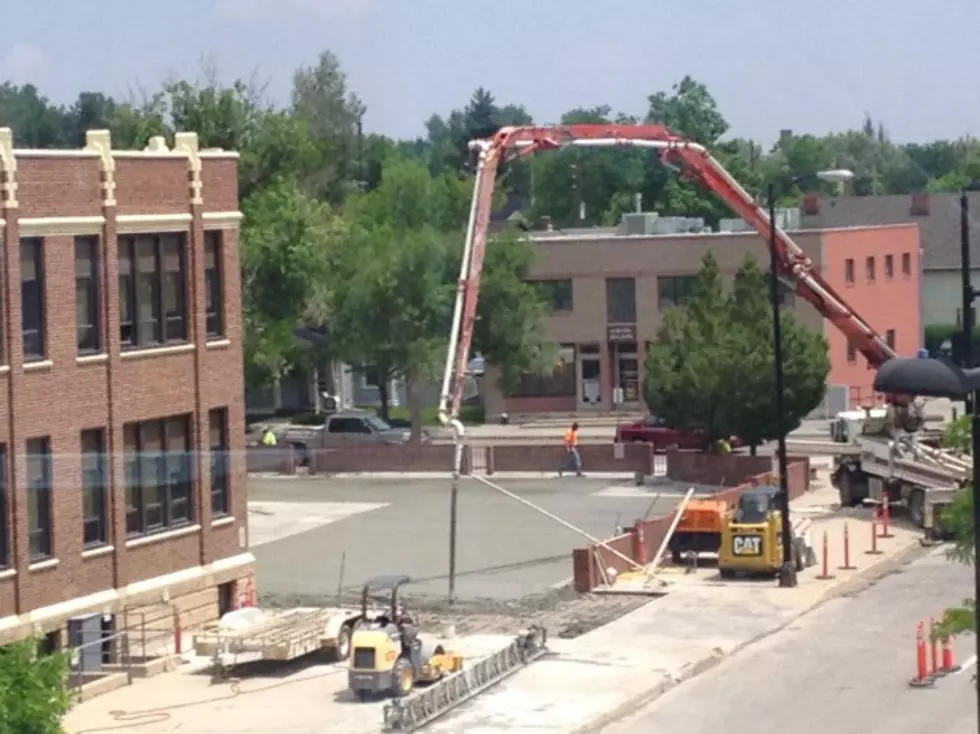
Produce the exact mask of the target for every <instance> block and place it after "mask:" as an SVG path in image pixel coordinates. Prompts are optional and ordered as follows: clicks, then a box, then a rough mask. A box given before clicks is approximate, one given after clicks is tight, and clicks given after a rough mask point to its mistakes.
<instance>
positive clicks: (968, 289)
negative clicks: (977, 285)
mask: <svg viewBox="0 0 980 734" xmlns="http://www.w3.org/2000/svg"><path fill="white" fill-rule="evenodd" d="M971 269H972V266H971V264H970V199H969V197H968V196H967V193H966V190H965V189H964V190H963V191H962V192H960V276H961V279H962V282H963V314H962V317H961V321H962V326H963V344H962V345H961V347H960V353H961V354H962V362H963V369H970V368H971V367H973V295H974V293H973V283H972V282H971V279H970V271H971ZM975 407H976V400H975V396H974V395H967V396H966V412H967V413H974V412H976V411H975Z"/></svg>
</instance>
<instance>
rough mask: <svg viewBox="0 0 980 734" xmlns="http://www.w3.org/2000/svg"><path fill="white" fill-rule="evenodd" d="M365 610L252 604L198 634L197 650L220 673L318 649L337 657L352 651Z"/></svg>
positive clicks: (344, 656) (309, 652) (302, 654)
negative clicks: (272, 607)
mask: <svg viewBox="0 0 980 734" xmlns="http://www.w3.org/2000/svg"><path fill="white" fill-rule="evenodd" d="M361 617H362V615H361V612H360V610H353V609H342V608H314V609H290V610H287V611H270V610H262V609H259V608H258V607H246V608H244V609H238V610H236V611H234V612H229V613H228V614H225V615H224V616H223V617H222V618H221V619H220V620H219V621H218V622H216V623H214V624H212V625H208V626H207V627H205V628H204V629H202V630H201V631H200V632H199V633H197V634H195V635H194V652H195V653H196V654H197V655H200V656H202V657H209V658H211V660H212V661H213V662H214V665H215V669H216V671H217V674H218V675H219V676H220V675H223V674H224V673H227V672H228V671H229V670H230V669H231V668H233V667H234V666H236V665H241V664H243V663H253V662H257V661H259V660H275V661H282V662H285V661H288V660H295V659H296V658H300V657H303V656H305V655H309V654H311V653H313V652H316V651H318V650H327V651H329V652H332V653H333V657H334V658H335V659H336V660H346V659H347V658H348V656H349V655H350V640H351V634H352V631H353V628H354V626H355V625H356V624H357V623H358V622H359V621H360V620H361Z"/></svg>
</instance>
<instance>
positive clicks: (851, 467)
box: [831, 434, 972, 538]
mask: <svg viewBox="0 0 980 734" xmlns="http://www.w3.org/2000/svg"><path fill="white" fill-rule="evenodd" d="M847 449H848V450H846V451H841V452H840V454H838V455H837V456H836V457H835V459H834V471H833V474H832V475H831V481H832V483H833V485H834V486H835V487H836V488H837V491H838V492H839V494H840V503H841V506H842V507H852V506H855V505H859V504H862V503H863V502H864V501H865V500H871V501H873V502H879V503H880V502H882V501H883V500H884V498H885V496H886V495H887V497H888V502H889V504H903V505H905V507H906V508H907V509H908V512H909V515H910V518H911V520H912V522H914V523H915V524H916V526H918V527H920V528H922V529H924V530H925V531H926V534H927V535H928V536H929V537H930V538H940V537H942V536H943V535H944V531H943V529H942V527H941V522H940V518H941V513H942V510H943V509H944V508H945V507H947V506H949V504H950V503H952V501H953V498H954V497H955V496H956V493H957V492H958V491H959V490H960V489H961V488H962V487H963V486H965V483H966V482H967V481H969V476H970V473H971V471H972V467H971V465H970V463H969V461H968V460H965V459H962V458H959V457H957V456H955V455H953V454H951V453H949V452H946V451H943V450H941V449H938V448H935V447H933V446H929V445H927V444H926V443H923V442H920V440H919V437H918V436H917V435H916V434H904V435H898V436H896V437H894V438H886V437H884V436H860V437H858V438H857V439H855V441H854V442H853V443H852V444H850V445H849V446H848V447H847Z"/></svg>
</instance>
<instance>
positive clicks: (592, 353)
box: [578, 344, 602, 410]
mask: <svg viewBox="0 0 980 734" xmlns="http://www.w3.org/2000/svg"><path fill="white" fill-rule="evenodd" d="M578 353H579V362H578V376H579V379H578V409H579V410H599V407H600V406H601V404H602V365H601V362H600V360H599V345H598V344H595V345H593V344H583V345H582V346H581V347H579V350H578Z"/></svg>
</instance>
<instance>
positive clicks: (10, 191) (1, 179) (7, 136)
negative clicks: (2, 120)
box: [0, 127, 17, 209]
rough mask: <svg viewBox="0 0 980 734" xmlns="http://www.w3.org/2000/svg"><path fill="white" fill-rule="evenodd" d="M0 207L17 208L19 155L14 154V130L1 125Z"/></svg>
mask: <svg viewBox="0 0 980 734" xmlns="http://www.w3.org/2000/svg"><path fill="white" fill-rule="evenodd" d="M0 184H2V185H3V190H2V191H0V207H3V208H7V209H16V208H17V156H16V155H15V154H14V132H13V130H11V129H10V128H9V127H0Z"/></svg>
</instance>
